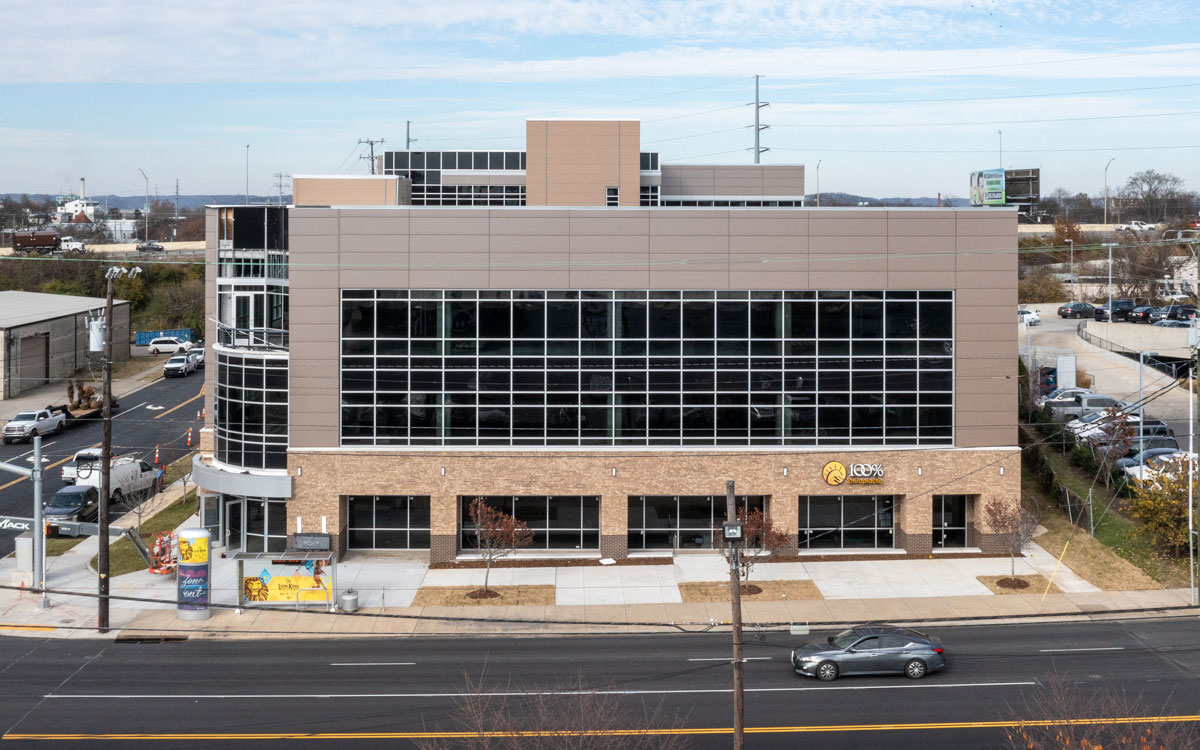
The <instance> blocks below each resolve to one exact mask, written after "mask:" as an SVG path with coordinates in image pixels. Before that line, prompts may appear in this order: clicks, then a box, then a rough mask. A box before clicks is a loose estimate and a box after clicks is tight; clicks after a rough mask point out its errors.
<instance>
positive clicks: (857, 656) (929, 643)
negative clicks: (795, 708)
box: [792, 623, 946, 682]
mask: <svg viewBox="0 0 1200 750" xmlns="http://www.w3.org/2000/svg"><path fill="white" fill-rule="evenodd" d="M945 668H946V654H945V650H944V648H943V646H942V642H941V640H940V639H938V638H935V637H933V636H930V635H926V634H924V633H920V632H918V631H916V630H911V629H909V628H901V627H897V626H895V625H887V624H880V623H870V624H867V625H856V626H854V627H852V628H848V629H846V630H843V631H842V632H840V633H838V634H837V635H831V636H829V638H827V639H826V640H825V642H824V643H806V644H804V645H803V646H800V647H798V648H795V649H793V650H792V669H793V670H794V671H795V672H796V674H798V675H801V676H804V677H816V678H817V679H818V680H821V681H822V682H832V681H833V680H836V679H837V678H838V677H841V676H844V675H855V674H902V675H905V676H906V677H909V678H910V679H913V680H919V679H921V678H922V677H924V676H925V675H927V674H929V673H930V672H937V671H940V670H942V669H945Z"/></svg>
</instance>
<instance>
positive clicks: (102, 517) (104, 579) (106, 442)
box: [96, 266, 142, 633]
mask: <svg viewBox="0 0 1200 750" xmlns="http://www.w3.org/2000/svg"><path fill="white" fill-rule="evenodd" d="M141 272H142V269H141V268H138V267H136V266H135V267H133V268H125V267H123V266H113V267H112V268H109V269H108V271H107V272H106V273H105V274H104V278H105V279H106V280H107V281H108V292H107V295H106V297H105V300H104V391H103V399H104V403H102V404H101V408H102V409H103V417H104V428H103V430H104V431H103V432H102V433H101V447H100V510H99V514H98V517H97V519H96V522H97V524H98V525H99V526H100V528H99V530H98V531H97V533H96V541H97V542H98V543H99V546H100V549H99V551H98V553H97V555H96V573H97V575H98V578H99V587H98V591H97V594H98V596H97V598H96V607H97V612H96V629H97V630H98V631H99V632H100V633H107V632H108V596H109V579H108V568H109V566H108V545H109V538H108V501H109V496H110V494H111V493H112V485H111V482H110V479H111V477H110V468H111V464H112V346H113V282H115V281H116V280H117V279H119V278H121V277H122V276H125V275H126V274H128V275H129V276H130V277H131V278H132V277H134V276H137V275H138V274H139V273H141Z"/></svg>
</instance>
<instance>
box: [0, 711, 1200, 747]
mask: <svg viewBox="0 0 1200 750" xmlns="http://www.w3.org/2000/svg"><path fill="white" fill-rule="evenodd" d="M1194 722H1200V714H1189V715H1184V716H1116V717H1103V718H1079V719H1033V720H1021V719H1011V720H1006V721H944V722H926V723H919V724H827V725H822V726H811V727H787V726H782V727H747V728H746V734H801V733H804V734H808V733H820V732H896V731H931V730H943V729H951V730H953V729H1005V728H1008V727H1052V726H1082V725H1095V724H1184V723H1194ZM718 734H733V728H732V727H695V728H687V727H680V728H677V729H671V728H661V729H601V730H596V731H592V732H587V735H589V736H597V737H645V736H663V735H718ZM573 736H576V734H575V733H573V732H566V731H515V732H482V733H477V732H221V733H213V732H207V733H202V734H201V733H196V734H189V733H182V732H162V733H150V732H144V733H139V732H128V733H120V734H117V733H113V734H71V733H61V734H55V733H18V732H10V733H9V734H6V735H4V739H6V740H59V741H63V740H85V741H96V740H116V741H128V740H205V741H211V740H381V739H383V740H420V739H462V738H471V737H488V738H500V737H573Z"/></svg>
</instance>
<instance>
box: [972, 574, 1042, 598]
mask: <svg viewBox="0 0 1200 750" xmlns="http://www.w3.org/2000/svg"><path fill="white" fill-rule="evenodd" d="M976 578H978V579H979V582H980V583H982V584H983V585H984V586H987V587H988V588H989V589H991V591H992V593H993V594H1037V595H1039V596H1041V595H1042V594H1044V593H1051V594H1061V593H1062V589H1060V588H1059V587H1058V586H1055V585H1054V584H1052V583H1051V584H1050V591H1049V592H1047V591H1046V584H1047V583H1048V581H1047V580H1046V577H1045V576H1043V575H1041V574H1038V573H1031V574H1029V575H1019V576H1017V580H1020V581H1022V582H1024V583H1025V586H1023V587H1021V588H1012V587H1009V586H1001V585H1000V581H1007V580H1009V576H976Z"/></svg>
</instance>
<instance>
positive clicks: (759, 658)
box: [688, 656, 771, 662]
mask: <svg viewBox="0 0 1200 750" xmlns="http://www.w3.org/2000/svg"><path fill="white" fill-rule="evenodd" d="M688 661H730V662H731V661H733V657H732V656H717V657H714V658H712V659H688ZM742 661H771V657H770V656H746V657H744V658H743V659H742Z"/></svg>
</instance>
